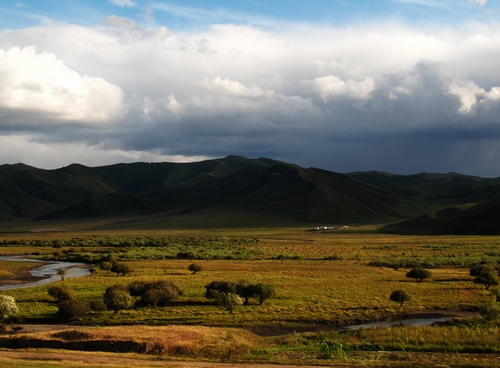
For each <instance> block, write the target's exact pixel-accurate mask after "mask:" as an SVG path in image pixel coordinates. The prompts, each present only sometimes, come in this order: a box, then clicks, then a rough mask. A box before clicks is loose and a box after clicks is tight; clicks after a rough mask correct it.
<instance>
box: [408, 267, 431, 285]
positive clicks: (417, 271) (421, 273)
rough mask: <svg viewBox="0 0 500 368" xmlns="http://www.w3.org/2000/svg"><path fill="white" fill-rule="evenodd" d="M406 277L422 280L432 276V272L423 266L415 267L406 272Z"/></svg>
mask: <svg viewBox="0 0 500 368" xmlns="http://www.w3.org/2000/svg"><path fill="white" fill-rule="evenodd" d="M406 277H407V278H409V279H415V280H416V281H417V282H422V281H424V279H428V278H430V277H432V274H431V272H430V271H429V270H426V269H425V268H420V267H415V268H413V269H411V270H410V271H409V272H408V273H407V274H406Z"/></svg>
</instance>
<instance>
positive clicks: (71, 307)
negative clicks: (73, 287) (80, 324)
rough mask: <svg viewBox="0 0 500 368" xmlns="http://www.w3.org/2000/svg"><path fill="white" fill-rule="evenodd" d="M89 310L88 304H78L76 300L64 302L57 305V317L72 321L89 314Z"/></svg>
mask: <svg viewBox="0 0 500 368" xmlns="http://www.w3.org/2000/svg"><path fill="white" fill-rule="evenodd" d="M90 311H91V308H90V304H89V303H85V302H80V301H78V300H75V299H72V300H66V301H64V302H62V303H60V304H59V309H58V311H57V315H58V316H59V317H61V318H63V319H65V320H68V321H74V320H77V319H80V318H82V317H83V316H85V315H86V314H88V313H90Z"/></svg>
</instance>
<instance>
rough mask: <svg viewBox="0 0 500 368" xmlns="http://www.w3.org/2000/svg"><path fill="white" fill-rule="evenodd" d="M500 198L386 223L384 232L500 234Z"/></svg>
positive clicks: (382, 229)
mask: <svg viewBox="0 0 500 368" xmlns="http://www.w3.org/2000/svg"><path fill="white" fill-rule="evenodd" d="M499 222H500V199H494V200H491V201H486V202H480V203H475V204H466V205H461V206H455V207H449V208H445V209H443V210H439V211H434V212H431V213H428V214H425V215H422V216H418V217H416V218H413V219H410V220H406V221H401V222H398V223H394V224H390V225H387V226H384V227H383V228H381V229H380V232H383V233H397V234H402V233H403V234H414V235H424V234H425V235H486V234H488V235H500V226H499Z"/></svg>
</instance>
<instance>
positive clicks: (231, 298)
mask: <svg viewBox="0 0 500 368" xmlns="http://www.w3.org/2000/svg"><path fill="white" fill-rule="evenodd" d="M215 304H217V305H219V306H221V307H222V308H224V309H225V310H227V311H228V312H229V313H231V315H232V316H233V317H234V312H233V311H234V308H235V307H236V306H238V305H242V304H243V299H241V298H240V297H239V295H236V294H235V293H219V295H218V296H217V299H216V300H215Z"/></svg>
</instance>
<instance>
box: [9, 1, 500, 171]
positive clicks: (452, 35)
mask: <svg viewBox="0 0 500 368" xmlns="http://www.w3.org/2000/svg"><path fill="white" fill-rule="evenodd" d="M499 143H500V0H377V1H373V0H359V1H356V0H353V1H347V0H310V1H303V0H301V1H298V0H274V1H263V0H239V1H234V0H204V1H202V0H184V1H168V0H156V1H148V0H89V1H77V0H65V1H59V0H57V1H56V0H22V1H19V0H0V164H15V163H20V162H22V163H25V164H28V165H31V166H35V167H39V168H44V169H55V168H59V167H63V166H67V165H70V164H72V163H80V164H83V165H87V166H102V165H110V164H114V163H122V162H137V161H143V162H160V161H169V162H193V161H200V160H205V159H212V158H219V157H225V156H228V155H242V156H246V157H249V158H256V157H269V158H273V159H277V160H282V161H285V162H289V163H295V164H298V165H300V166H303V167H318V168H323V169H326V170H331V171H336V172H343V173H347V172H353V171H368V170H377V171H386V172H389V173H394V174H415V173H419V172H441V173H446V172H458V173H462V174H467V175H478V176H482V177H500V144H499Z"/></svg>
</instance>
